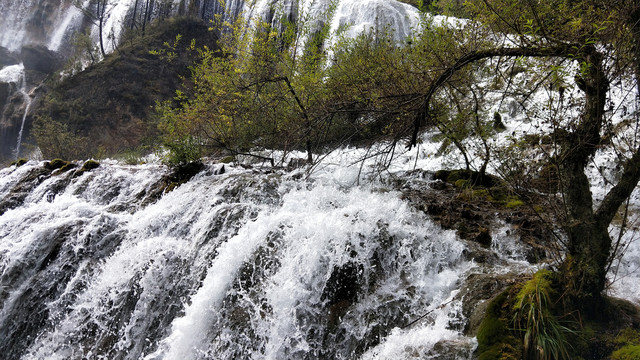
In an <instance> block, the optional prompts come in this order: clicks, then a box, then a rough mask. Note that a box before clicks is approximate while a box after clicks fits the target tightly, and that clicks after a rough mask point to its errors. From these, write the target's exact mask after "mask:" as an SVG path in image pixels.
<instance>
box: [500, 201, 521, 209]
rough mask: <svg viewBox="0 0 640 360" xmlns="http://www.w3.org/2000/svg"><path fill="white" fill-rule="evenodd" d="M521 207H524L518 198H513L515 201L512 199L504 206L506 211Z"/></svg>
mask: <svg viewBox="0 0 640 360" xmlns="http://www.w3.org/2000/svg"><path fill="white" fill-rule="evenodd" d="M522 205H524V201H522V200H520V199H518V198H515V199H513V198H512V199H511V200H508V201H507V203H506V204H504V207H506V208H507V209H514V208H517V207H520V206H522Z"/></svg>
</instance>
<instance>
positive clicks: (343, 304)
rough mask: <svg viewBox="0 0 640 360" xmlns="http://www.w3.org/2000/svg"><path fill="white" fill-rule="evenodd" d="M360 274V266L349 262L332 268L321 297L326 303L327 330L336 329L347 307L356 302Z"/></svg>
mask: <svg viewBox="0 0 640 360" xmlns="http://www.w3.org/2000/svg"><path fill="white" fill-rule="evenodd" d="M362 272H363V268H362V264H356V263H354V262H351V261H350V262H347V263H346V264H344V265H342V266H340V267H338V266H335V267H334V268H333V271H332V272H331V276H330V277H329V280H328V281H327V284H326V285H325V288H324V291H323V292H322V297H321V299H322V300H326V301H327V306H328V314H327V323H328V328H329V329H335V328H336V326H337V325H338V324H339V323H340V319H341V318H342V317H343V316H344V314H345V313H346V312H347V310H348V309H349V306H351V304H352V303H353V302H355V301H356V300H357V298H358V293H359V292H360V289H361V287H362V284H361V281H360V277H361V274H362Z"/></svg>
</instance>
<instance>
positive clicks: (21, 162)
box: [9, 158, 28, 167]
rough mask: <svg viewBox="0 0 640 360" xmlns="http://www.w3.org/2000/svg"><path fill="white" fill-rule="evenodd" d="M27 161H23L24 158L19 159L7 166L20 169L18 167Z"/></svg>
mask: <svg viewBox="0 0 640 360" xmlns="http://www.w3.org/2000/svg"><path fill="white" fill-rule="evenodd" d="M27 161H28V160H27V159H25V158H20V159H17V160H15V161H12V162H11V164H9V166H14V165H15V166H16V167H20V166H22V165H24V164H26V163H27Z"/></svg>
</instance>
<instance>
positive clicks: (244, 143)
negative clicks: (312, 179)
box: [158, 16, 328, 159]
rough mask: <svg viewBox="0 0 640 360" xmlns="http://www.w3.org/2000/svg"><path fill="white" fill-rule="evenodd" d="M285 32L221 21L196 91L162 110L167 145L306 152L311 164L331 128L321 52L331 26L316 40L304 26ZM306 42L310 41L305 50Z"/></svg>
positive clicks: (285, 24)
mask: <svg viewBox="0 0 640 360" xmlns="http://www.w3.org/2000/svg"><path fill="white" fill-rule="evenodd" d="M280 24H281V25H282V26H281V27H280V28H276V27H273V26H271V25H270V24H267V23H264V22H261V21H258V20H255V19H251V20H246V19H245V18H244V17H242V16H240V17H239V18H238V19H237V20H236V21H235V22H234V23H228V22H224V21H222V20H221V19H220V18H218V19H217V23H216V24H215V25H216V26H217V28H218V31H219V32H220V33H221V34H222V35H221V38H220V41H219V43H218V44H219V46H220V49H219V50H213V49H209V48H207V47H205V48H203V49H201V50H200V55H201V58H202V62H201V63H200V64H198V65H197V66H195V67H194V68H193V70H192V79H191V82H192V83H193V85H194V87H193V91H191V92H190V93H189V94H185V93H183V92H180V91H178V92H177V94H176V97H175V99H174V101H173V102H164V103H162V104H160V105H159V106H158V110H159V112H160V113H161V114H162V119H163V121H162V123H161V124H160V128H161V130H162V131H163V133H164V134H165V136H166V142H167V143H169V144H175V143H179V142H182V141H192V140H190V139H195V141H197V142H200V143H201V144H202V145H203V146H205V147H218V148H223V149H226V150H229V151H231V152H234V153H245V152H249V151H251V150H252V149H255V148H265V147H268V148H281V149H284V150H287V151H288V150H297V149H304V150H306V151H307V152H308V156H309V159H311V152H312V148H314V147H315V145H317V144H318V143H319V141H318V139H319V138H321V137H323V134H324V133H325V132H326V131H327V124H328V117H327V112H326V111H325V109H324V106H322V104H323V103H324V102H325V101H326V98H327V93H326V91H325V90H324V89H325V88H324V87H323V85H322V84H323V78H324V76H325V69H326V67H325V56H326V53H324V52H322V51H321V46H322V44H324V42H325V40H326V38H327V36H328V25H326V26H324V27H322V28H321V29H320V30H319V32H315V33H311V32H310V31H311V29H310V28H307V27H305V26H307V25H305V23H304V22H302V23H297V24H296V23H293V22H291V21H288V20H287V19H286V18H284V17H283V18H281V19H280ZM243 29H249V34H247V32H246V31H244V30H243ZM303 37H309V38H310V40H309V41H307V42H306V43H305V44H304V45H303V44H302V40H303V39H302V38H303ZM176 105H177V106H176Z"/></svg>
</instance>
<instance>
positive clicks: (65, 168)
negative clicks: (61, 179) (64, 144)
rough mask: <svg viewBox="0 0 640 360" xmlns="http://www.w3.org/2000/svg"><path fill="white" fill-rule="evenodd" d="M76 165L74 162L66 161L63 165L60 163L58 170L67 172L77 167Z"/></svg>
mask: <svg viewBox="0 0 640 360" xmlns="http://www.w3.org/2000/svg"><path fill="white" fill-rule="evenodd" d="M77 167H78V165H76V164H74V163H71V162H67V163H66V164H64V165H62V166H61V167H60V172H61V173H63V172H67V171H69V170H71V169H75V168H77Z"/></svg>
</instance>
